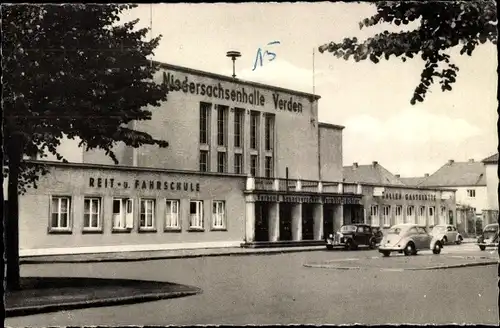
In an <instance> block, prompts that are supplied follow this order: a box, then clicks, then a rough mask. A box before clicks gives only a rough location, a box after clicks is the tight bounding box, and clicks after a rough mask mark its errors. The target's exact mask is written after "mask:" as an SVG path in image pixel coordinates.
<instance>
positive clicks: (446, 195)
mask: <svg viewBox="0 0 500 328" xmlns="http://www.w3.org/2000/svg"><path fill="white" fill-rule="evenodd" d="M343 172H344V181H345V182H346V183H355V184H361V185H362V194H363V199H362V204H363V208H364V213H356V215H353V216H352V222H359V223H361V222H365V223H368V224H371V225H372V226H377V227H382V228H389V227H390V226H392V225H394V224H400V223H417V224H419V225H421V226H426V227H433V226H434V225H436V224H455V220H456V219H455V218H456V209H455V192H454V191H453V190H448V189H444V188H431V187H418V186H408V185H405V184H404V183H403V182H402V181H401V179H400V178H399V177H398V176H395V175H393V174H392V173H391V172H389V171H388V170H387V169H385V168H384V167H383V166H381V165H380V164H379V163H378V162H373V163H372V164H371V165H358V163H354V164H353V165H352V166H345V167H344V169H343Z"/></svg>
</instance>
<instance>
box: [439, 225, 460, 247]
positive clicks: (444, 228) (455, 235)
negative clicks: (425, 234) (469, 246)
mask: <svg viewBox="0 0 500 328" xmlns="http://www.w3.org/2000/svg"><path fill="white" fill-rule="evenodd" d="M431 235H433V236H434V237H436V238H440V239H441V242H442V244H443V245H446V244H453V243H455V244H457V245H460V244H461V243H462V241H463V240H464V238H463V237H462V235H461V234H460V233H459V232H458V230H457V227H455V226H454V225H450V224H438V225H435V226H434V228H433V229H432V231H431Z"/></svg>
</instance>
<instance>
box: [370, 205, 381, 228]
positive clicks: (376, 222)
mask: <svg viewBox="0 0 500 328" xmlns="http://www.w3.org/2000/svg"><path fill="white" fill-rule="evenodd" d="M370 211H371V224H372V226H376V227H378V226H380V217H379V213H378V205H372V206H371V208H370Z"/></svg>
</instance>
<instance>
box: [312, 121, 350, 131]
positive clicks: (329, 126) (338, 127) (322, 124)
mask: <svg viewBox="0 0 500 328" xmlns="http://www.w3.org/2000/svg"><path fill="white" fill-rule="evenodd" d="M318 126H319V127H320V128H327V129H335V130H343V129H345V126H342V125H337V124H332V123H325V122H319V123H318Z"/></svg>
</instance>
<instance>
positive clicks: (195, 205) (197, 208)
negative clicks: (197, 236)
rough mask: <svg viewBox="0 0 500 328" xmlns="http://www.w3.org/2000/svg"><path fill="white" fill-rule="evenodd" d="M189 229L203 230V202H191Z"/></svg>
mask: <svg viewBox="0 0 500 328" xmlns="http://www.w3.org/2000/svg"><path fill="white" fill-rule="evenodd" d="M189 229H192V230H203V229H204V226H203V201H201V200H192V201H190V202H189Z"/></svg>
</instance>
